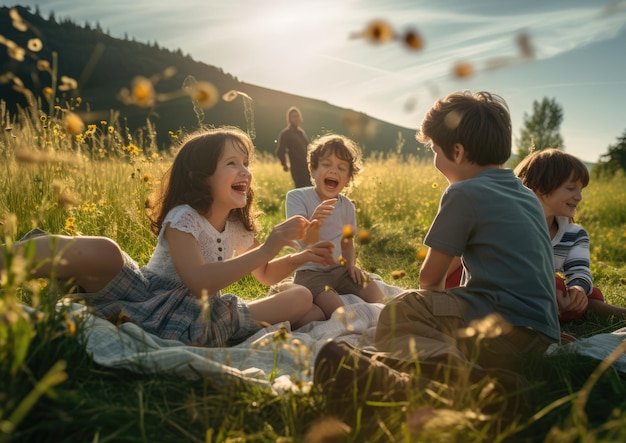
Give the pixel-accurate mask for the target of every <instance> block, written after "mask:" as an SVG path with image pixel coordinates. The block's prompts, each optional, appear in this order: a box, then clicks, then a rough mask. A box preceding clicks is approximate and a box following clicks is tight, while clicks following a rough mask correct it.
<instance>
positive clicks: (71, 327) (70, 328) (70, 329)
mask: <svg viewBox="0 0 626 443" xmlns="http://www.w3.org/2000/svg"><path fill="white" fill-rule="evenodd" d="M63 322H64V323H65V327H66V328H67V335H69V336H73V335H74V334H75V333H76V323H74V321H73V320H72V319H71V318H70V317H69V315H67V312H64V313H63Z"/></svg>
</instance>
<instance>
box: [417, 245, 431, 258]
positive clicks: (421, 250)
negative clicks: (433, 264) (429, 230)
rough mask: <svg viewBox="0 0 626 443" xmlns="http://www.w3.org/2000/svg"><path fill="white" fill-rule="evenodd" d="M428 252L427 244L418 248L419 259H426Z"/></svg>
mask: <svg viewBox="0 0 626 443" xmlns="http://www.w3.org/2000/svg"><path fill="white" fill-rule="evenodd" d="M427 253H428V248H427V247H426V246H422V247H421V248H419V249H418V250H417V254H416V256H417V259H418V260H424V259H425V258H426V254H427Z"/></svg>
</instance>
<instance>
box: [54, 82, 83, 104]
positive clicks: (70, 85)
mask: <svg viewBox="0 0 626 443" xmlns="http://www.w3.org/2000/svg"><path fill="white" fill-rule="evenodd" d="M76 88H78V82H77V81H76V80H74V79H73V78H72V77H68V76H67V75H62V76H61V84H60V85H59V91H73V90H74V89H76ZM76 101H77V103H78V104H80V102H78V98H77V99H76Z"/></svg>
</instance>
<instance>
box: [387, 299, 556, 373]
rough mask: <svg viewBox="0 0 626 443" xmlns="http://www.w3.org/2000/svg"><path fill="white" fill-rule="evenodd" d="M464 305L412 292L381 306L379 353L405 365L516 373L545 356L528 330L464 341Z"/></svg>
mask: <svg viewBox="0 0 626 443" xmlns="http://www.w3.org/2000/svg"><path fill="white" fill-rule="evenodd" d="M465 308H466V303H465V301H463V300H462V299H459V298H457V297H455V296H454V295H452V294H451V293H449V292H433V291H411V292H405V293H403V294H400V295H399V296H397V297H396V298H395V299H393V300H392V301H391V302H389V303H388V304H387V306H385V308H384V309H383V310H382V312H381V313H380V317H379V320H378V325H377V327H376V347H377V349H378V350H379V351H382V352H386V353H389V356H390V357H392V358H394V359H398V360H403V361H416V360H419V361H437V362H441V363H446V364H452V365H453V366H456V365H467V363H469V362H471V363H477V364H478V365H480V366H481V367H483V368H503V369H510V370H517V369H518V368H519V364H520V362H521V359H522V358H523V357H524V356H525V355H528V354H529V353H533V354H543V352H544V351H545V350H546V348H547V347H548V345H549V344H550V341H549V340H548V338H547V337H546V336H544V335H543V334H541V333H539V332H537V331H534V330H532V329H530V328H524V327H512V326H510V325H507V324H502V323H501V324H500V325H499V326H504V328H503V331H502V333H501V334H500V335H497V336H495V337H494V336H490V334H489V332H493V329H495V327H498V325H496V326H495V327H494V328H490V329H491V331H487V334H481V333H478V334H475V335H473V336H469V337H468V336H467V335H468V334H467V332H468V328H467V326H468V325H467V324H466V323H465V320H464V317H463V312H464V310H465Z"/></svg>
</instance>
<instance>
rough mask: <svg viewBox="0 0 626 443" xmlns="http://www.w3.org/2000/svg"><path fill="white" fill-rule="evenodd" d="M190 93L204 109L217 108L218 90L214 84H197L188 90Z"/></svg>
mask: <svg viewBox="0 0 626 443" xmlns="http://www.w3.org/2000/svg"><path fill="white" fill-rule="evenodd" d="M188 93H189V95H190V96H191V98H192V99H193V100H194V101H196V102H197V103H198V105H199V106H200V107H201V108H203V109H208V108H211V107H213V106H215V104H216V103H217V101H218V100H219V92H218V91H217V88H216V87H215V86H214V85H213V83H209V82H195V83H194V84H193V86H192V87H191V88H189V89H188Z"/></svg>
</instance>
